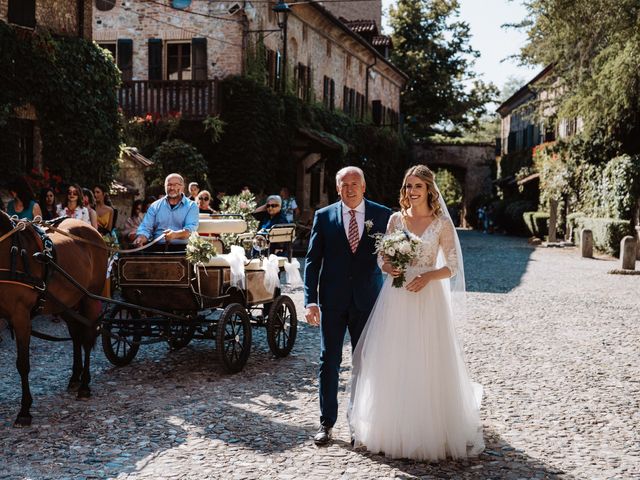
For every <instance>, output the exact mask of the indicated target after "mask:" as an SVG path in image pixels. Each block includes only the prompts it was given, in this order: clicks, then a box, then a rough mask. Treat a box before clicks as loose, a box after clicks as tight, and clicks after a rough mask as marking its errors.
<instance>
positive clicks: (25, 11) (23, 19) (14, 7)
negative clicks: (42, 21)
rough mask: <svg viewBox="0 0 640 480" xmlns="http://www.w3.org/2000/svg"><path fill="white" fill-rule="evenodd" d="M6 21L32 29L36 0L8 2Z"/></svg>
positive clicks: (10, 0) (34, 23)
mask: <svg viewBox="0 0 640 480" xmlns="http://www.w3.org/2000/svg"><path fill="white" fill-rule="evenodd" d="M7 19H8V20H9V23H14V24H16V25H20V26H22V27H29V28H34V27H35V26H36V0H9V8H8V12H7Z"/></svg>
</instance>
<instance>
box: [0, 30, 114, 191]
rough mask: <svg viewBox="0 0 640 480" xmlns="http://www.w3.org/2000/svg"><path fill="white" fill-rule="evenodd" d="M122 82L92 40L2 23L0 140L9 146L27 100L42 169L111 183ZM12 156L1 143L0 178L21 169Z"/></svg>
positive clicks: (89, 181)
mask: <svg viewBox="0 0 640 480" xmlns="http://www.w3.org/2000/svg"><path fill="white" fill-rule="evenodd" d="M119 82H120V73H119V71H118V69H117V67H116V66H115V65H114V63H113V60H112V59H111V58H110V57H109V56H108V53H106V51H104V50H103V49H101V48H99V47H98V46H97V45H96V44H94V43H91V42H87V41H86V40H83V39H80V38H75V37H53V36H51V35H50V34H48V33H46V32H35V33H34V32H30V31H24V30H17V29H14V28H13V27H11V26H9V25H7V24H6V23H4V22H0V144H2V145H5V146H6V145H9V144H11V136H12V135H14V133H15V132H12V131H11V130H10V127H9V123H8V121H9V119H10V117H11V116H12V115H13V114H14V109H15V108H16V107H20V106H23V105H27V104H31V105H33V106H34V107H35V110H36V114H37V117H38V121H39V126H40V132H41V138H42V147H43V152H42V154H43V159H44V164H45V167H47V168H48V170H50V171H51V172H55V173H56V174H59V175H61V176H62V178H63V179H64V180H65V181H69V182H70V181H74V182H78V183H80V184H82V185H92V184H94V183H96V182H100V183H109V182H110V181H111V179H112V178H113V175H114V172H115V169H116V167H117V158H118V152H119V145H120V118H119V113H118V103H117V97H116V87H117V85H118V84H119ZM14 155H15V152H12V151H11V149H8V148H0V176H3V177H5V178H8V177H10V176H13V175H17V174H24V173H25V172H20V171H18V170H17V166H16V161H15V160H16V159H15V157H14Z"/></svg>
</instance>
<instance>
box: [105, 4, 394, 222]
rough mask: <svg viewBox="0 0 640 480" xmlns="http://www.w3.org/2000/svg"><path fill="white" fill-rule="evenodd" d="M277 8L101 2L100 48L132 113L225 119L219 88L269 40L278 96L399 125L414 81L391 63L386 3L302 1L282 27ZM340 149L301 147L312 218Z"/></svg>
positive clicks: (312, 140)
mask: <svg viewBox="0 0 640 480" xmlns="http://www.w3.org/2000/svg"><path fill="white" fill-rule="evenodd" d="M277 3H278V2H276V1H261V2H255V3H254V2H233V1H230V2H225V1H220V2H217V1H216V2H211V1H209V0H147V1H144V2H141V1H139V2H133V1H128V0H110V1H107V0H101V1H97V2H96V8H95V10H94V15H93V26H94V40H95V41H96V42H98V43H99V44H100V45H102V46H103V47H105V48H108V49H109V50H111V52H112V53H113V55H114V58H115V59H116V62H117V63H118V66H119V67H120V69H121V70H122V72H123V79H124V80H125V81H124V83H123V87H122V89H121V90H120V93H119V98H120V104H121V107H122V109H123V111H124V112H125V114H127V115H139V116H142V115H146V114H148V113H158V114H161V115H165V114H168V113H170V112H172V111H179V112H180V113H181V115H182V117H183V118H185V119H186V118H192V119H199V118H203V117H205V116H207V115H212V114H216V113H217V112H218V102H217V95H218V93H217V79H222V78H225V77H227V76H233V75H241V74H242V73H243V72H244V69H245V62H246V60H247V55H248V51H249V48H248V47H249V46H251V45H254V44H255V43H256V42H257V41H258V40H259V39H263V40H262V41H263V43H264V46H265V48H266V57H267V58H266V67H267V76H268V83H269V85H270V86H271V87H273V88H274V89H278V88H281V87H282V85H283V82H285V81H286V82H287V85H291V86H292V88H293V89H294V91H295V92H296V94H297V95H298V97H299V98H301V99H303V100H306V101H316V102H319V103H322V104H324V106H325V107H326V108H328V109H331V110H334V109H340V110H343V111H344V112H345V113H347V114H348V115H351V116H353V117H357V118H365V117H366V118H369V116H370V118H371V119H372V120H373V122H374V123H375V124H378V125H385V126H398V125H399V120H400V93H401V91H402V90H403V88H404V86H405V84H406V82H407V77H406V75H405V74H404V73H403V72H401V71H400V70H399V69H398V68H396V67H395V66H394V65H393V64H391V63H390V62H389V60H388V51H389V48H390V47H391V43H390V40H389V39H388V37H384V36H382V35H379V32H378V27H377V25H379V21H380V17H381V2H380V1H379V0H375V1H365V2H354V3H353V5H352V4H345V5H340V4H338V3H336V2H328V3H326V5H324V6H323V4H322V2H313V1H312V2H308V1H304V2H295V1H294V2H291V3H289V4H288V5H289V7H290V12H289V14H288V15H287V16H286V20H285V21H284V22H283V21H281V22H280V23H279V22H278V17H277V15H276V13H275V12H274V11H273V7H274V6H275V5H276V4H277ZM356 3H357V5H356ZM364 15H366V18H364V19H362V18H360V17H362V16H364ZM339 17H344V18H342V19H340V18H339ZM362 20H366V21H365V22H364V23H365V26H364V27H363V26H362ZM359 29H360V30H359ZM285 31H286V32H287V35H286V37H285V36H284V32H285ZM285 47H286V48H285ZM285 51H286V62H285V58H284V57H285ZM285 63H286V65H287V68H284V64H285ZM336 148H340V146H339V145H335V144H333V143H332V141H331V140H330V139H327V138H320V137H319V136H318V135H317V134H316V133H314V132H300V135H299V138H298V139H297V140H296V145H295V151H297V152H298V153H299V163H298V181H297V185H296V197H297V198H298V203H299V205H300V207H301V209H302V210H303V211H305V212H307V213H309V212H310V211H311V210H312V209H313V208H315V207H317V206H319V205H323V204H326V202H327V194H326V192H325V188H324V183H323V179H324V178H325V176H326V174H327V172H325V171H324V162H323V158H324V153H325V152H326V151H327V149H328V150H331V149H336Z"/></svg>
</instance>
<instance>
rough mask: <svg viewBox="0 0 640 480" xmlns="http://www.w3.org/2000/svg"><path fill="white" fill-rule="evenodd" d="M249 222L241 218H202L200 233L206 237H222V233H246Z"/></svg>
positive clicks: (199, 225) (199, 227)
mask: <svg viewBox="0 0 640 480" xmlns="http://www.w3.org/2000/svg"><path fill="white" fill-rule="evenodd" d="M246 231H247V222H246V221H245V220H244V219H241V218H224V217H223V218H215V217H207V218H200V223H199V224H198V233H199V234H200V235H204V236H210V235H220V234H221V233H244V232H246Z"/></svg>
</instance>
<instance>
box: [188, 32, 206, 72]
mask: <svg viewBox="0 0 640 480" xmlns="http://www.w3.org/2000/svg"><path fill="white" fill-rule="evenodd" d="M191 55H192V57H193V58H192V61H191V64H192V65H193V79H194V80H206V79H207V39H206V38H192V39H191Z"/></svg>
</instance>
